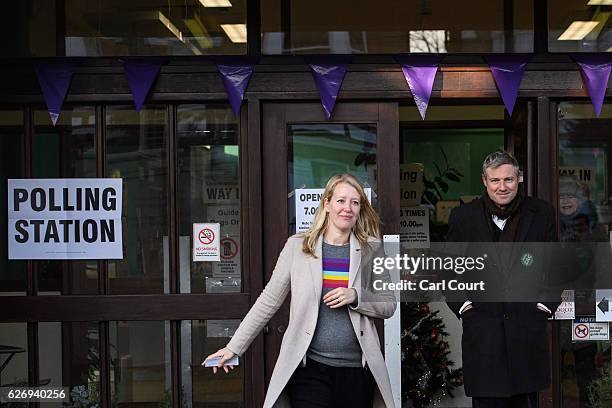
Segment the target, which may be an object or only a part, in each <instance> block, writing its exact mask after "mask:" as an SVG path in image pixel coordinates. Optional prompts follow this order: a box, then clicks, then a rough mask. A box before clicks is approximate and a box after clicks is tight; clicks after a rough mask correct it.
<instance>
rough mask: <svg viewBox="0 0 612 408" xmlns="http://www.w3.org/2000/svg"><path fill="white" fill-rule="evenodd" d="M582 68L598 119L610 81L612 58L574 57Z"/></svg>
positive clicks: (596, 55) (585, 84)
mask: <svg viewBox="0 0 612 408" xmlns="http://www.w3.org/2000/svg"><path fill="white" fill-rule="evenodd" d="M572 58H573V59H574V61H576V63H577V64H578V66H579V67H580V74H581V76H582V82H583V83H584V86H585V87H586V89H587V91H588V92H589V97H590V98H591V103H592V104H593V109H595V114H596V115H597V117H599V115H600V114H601V107H602V106H603V102H604V97H605V96H606V89H607V88H608V79H609V78H610V71H611V70H612V56H611V55H608V54H585V55H572Z"/></svg>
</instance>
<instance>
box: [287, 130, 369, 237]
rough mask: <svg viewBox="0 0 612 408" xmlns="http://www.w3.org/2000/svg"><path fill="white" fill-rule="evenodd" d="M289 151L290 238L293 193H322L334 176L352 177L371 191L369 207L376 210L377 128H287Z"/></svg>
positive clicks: (293, 201)
mask: <svg viewBox="0 0 612 408" xmlns="http://www.w3.org/2000/svg"><path fill="white" fill-rule="evenodd" d="M288 150H289V158H288V166H289V169H288V173H287V174H288V186H287V191H289V197H288V212H289V234H290V235H292V234H294V233H295V232H296V215H295V214H296V208H295V200H296V198H295V189H300V188H320V189H323V188H325V185H326V184H327V181H328V180H329V178H330V177H331V176H333V175H334V174H338V173H345V172H348V173H351V174H353V175H354V176H356V177H357V178H358V179H359V180H360V181H361V182H362V183H363V185H364V187H366V188H367V187H370V188H372V192H371V198H372V205H374V207H375V208H376V202H377V198H376V180H377V178H376V125H374V124H361V123H360V124H348V123H347V124H335V123H334V124H331V123H330V124H328V123H321V124H295V125H290V126H289V133H288ZM366 193H367V191H366ZM304 210H306V209H304ZM300 211H301V210H300Z"/></svg>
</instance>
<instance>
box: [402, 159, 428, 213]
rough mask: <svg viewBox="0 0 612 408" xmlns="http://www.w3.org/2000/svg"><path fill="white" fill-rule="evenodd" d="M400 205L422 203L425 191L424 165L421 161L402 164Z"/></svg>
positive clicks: (407, 205)
mask: <svg viewBox="0 0 612 408" xmlns="http://www.w3.org/2000/svg"><path fill="white" fill-rule="evenodd" d="M399 179H400V205H401V206H402V207H410V206H415V205H420V204H421V197H422V196H423V192H424V191H425V186H424V184H423V165H422V164H421V163H407V164H400V177H399Z"/></svg>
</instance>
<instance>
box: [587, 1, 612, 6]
mask: <svg viewBox="0 0 612 408" xmlns="http://www.w3.org/2000/svg"><path fill="white" fill-rule="evenodd" d="M587 6H612V0H589V2H588V3H587Z"/></svg>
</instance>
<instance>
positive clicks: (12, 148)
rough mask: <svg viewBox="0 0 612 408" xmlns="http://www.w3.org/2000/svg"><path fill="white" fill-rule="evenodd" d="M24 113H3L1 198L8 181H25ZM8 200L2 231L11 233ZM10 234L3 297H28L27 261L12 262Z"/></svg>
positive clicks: (1, 273) (1, 264) (1, 247)
mask: <svg viewBox="0 0 612 408" xmlns="http://www.w3.org/2000/svg"><path fill="white" fill-rule="evenodd" d="M24 168H25V166H24V156H23V113H22V112H21V111H18V110H4V109H3V110H0V183H1V184H0V195H1V196H2V197H7V194H8V192H7V180H8V179H10V178H21V177H23V171H24ZM6 205H7V202H6V200H0V230H2V231H5V232H6V231H8V209H7V207H6ZM6 239H7V235H6V233H4V234H2V235H1V236H0V282H1V283H0V287H1V288H2V289H0V294H10V295H13V296H15V295H18V294H23V295H25V292H26V269H25V266H26V264H25V262H24V261H9V260H8V243H7V241H5V240H6Z"/></svg>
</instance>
